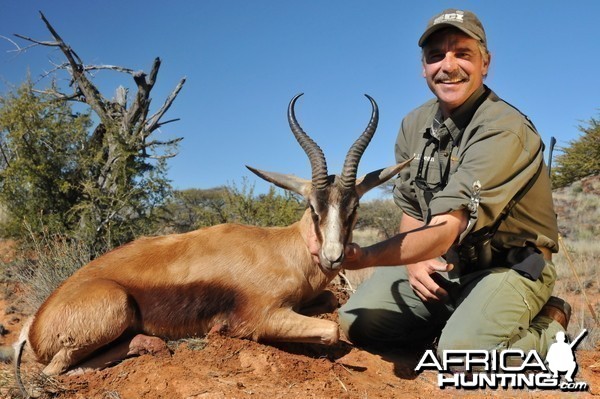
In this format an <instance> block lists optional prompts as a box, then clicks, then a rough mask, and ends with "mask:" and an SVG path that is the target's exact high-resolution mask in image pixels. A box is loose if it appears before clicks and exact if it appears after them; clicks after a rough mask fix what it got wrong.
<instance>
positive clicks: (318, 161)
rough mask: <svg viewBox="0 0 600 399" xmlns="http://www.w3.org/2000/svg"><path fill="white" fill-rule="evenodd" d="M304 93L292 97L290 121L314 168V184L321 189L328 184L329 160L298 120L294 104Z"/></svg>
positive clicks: (289, 112)
mask: <svg viewBox="0 0 600 399" xmlns="http://www.w3.org/2000/svg"><path fill="white" fill-rule="evenodd" d="M302 94H304V93H300V94H297V95H296V96H294V98H292V101H290V105H289V107H288V122H289V124H290V129H292V133H294V137H296V140H297V141H298V144H300V146H301V147H302V149H303V150H304V152H305V153H306V155H307V156H308V159H309V160H310V166H311V168H312V184H313V186H314V187H315V188H316V189H318V190H319V189H323V188H325V187H326V186H327V162H326V161H325V155H323V151H322V150H321V148H320V147H319V146H318V145H317V143H315V142H314V141H313V139H311V138H310V137H308V134H306V133H305V132H304V130H302V128H301V127H300V124H299V123H298V121H297V120H296V115H295V113H294V105H295V104H296V100H297V99H298V98H299V97H300V96H301V95H302Z"/></svg>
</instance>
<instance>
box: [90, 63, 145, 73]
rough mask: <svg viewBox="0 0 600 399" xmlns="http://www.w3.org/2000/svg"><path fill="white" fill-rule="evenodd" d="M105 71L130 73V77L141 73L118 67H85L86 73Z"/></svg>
mask: <svg viewBox="0 0 600 399" xmlns="http://www.w3.org/2000/svg"><path fill="white" fill-rule="evenodd" d="M103 69H109V70H113V71H117V72H123V73H128V74H130V75H134V74H136V73H139V72H136V71H134V70H133V69H130V68H124V67H120V66H118V65H85V66H84V67H83V70H84V71H85V72H89V71H99V70H103Z"/></svg>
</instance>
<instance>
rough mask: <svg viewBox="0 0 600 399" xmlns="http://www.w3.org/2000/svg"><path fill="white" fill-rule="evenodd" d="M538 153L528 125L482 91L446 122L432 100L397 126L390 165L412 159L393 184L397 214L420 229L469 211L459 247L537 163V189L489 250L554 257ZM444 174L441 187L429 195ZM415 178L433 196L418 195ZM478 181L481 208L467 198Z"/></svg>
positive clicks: (554, 233)
mask: <svg viewBox="0 0 600 399" xmlns="http://www.w3.org/2000/svg"><path fill="white" fill-rule="evenodd" d="M427 144H428V145H427ZM543 149H544V145H543V143H542V139H541V137H540V136H539V134H538V133H537V131H536V130H535V127H534V126H533V124H532V123H531V121H529V119H528V118H527V117H526V116H524V115H523V114H522V113H521V112H519V111H518V110H517V109H516V108H514V107H513V106H511V105H510V104H508V103H506V102H505V101H503V100H502V99H500V98H499V97H498V96H497V95H496V94H495V93H494V92H492V91H491V90H489V89H488V88H487V87H485V86H483V87H481V88H480V89H479V90H478V91H476V92H475V93H474V94H473V95H472V96H471V97H470V98H469V99H468V100H467V101H466V102H465V103H464V104H463V105H462V106H460V107H459V108H458V109H456V110H455V111H454V112H453V113H452V115H451V116H450V117H449V118H447V119H446V120H442V118H441V113H440V110H439V106H438V102H437V99H433V100H430V101H428V102H427V103H425V104H423V105H422V106H420V107H419V108H417V109H415V110H414V111H412V112H411V113H409V114H408V115H407V116H406V117H405V118H404V120H403V121H402V126H401V128H400V132H399V134H398V138H397V140H396V146H395V153H396V160H397V162H402V161H404V160H406V159H409V158H411V157H413V156H414V157H415V159H414V160H413V161H412V162H411V165H410V168H405V169H404V170H403V171H402V172H401V173H400V175H399V177H398V179H397V180H396V183H395V188H394V199H395V201H396V203H397V204H398V205H399V206H400V207H401V208H402V210H403V212H405V213H407V214H409V215H411V216H412V217H414V218H416V219H418V220H423V221H425V222H428V221H429V220H430V219H431V217H432V216H435V215H439V214H444V213H448V212H451V211H454V210H458V209H467V210H468V212H469V224H468V227H467V229H466V230H465V232H464V233H463V234H462V235H461V237H460V240H463V239H464V238H465V237H466V236H467V235H468V234H470V233H473V232H475V231H477V230H479V229H481V228H482V227H485V226H490V225H492V224H493V222H494V221H495V220H496V219H497V218H498V217H499V215H500V213H501V212H502V210H503V209H504V208H505V207H506V205H507V204H508V202H509V201H510V200H512V199H513V197H514V196H515V194H516V193H517V192H518V191H519V190H520V189H521V188H523V187H524V186H526V185H527V183H528V181H529V180H530V179H532V178H533V177H534V176H535V175H536V172H537V171H538V169H539V167H540V163H542V171H541V173H539V174H538V178H537V180H536V182H535V183H534V184H533V186H532V187H531V188H530V189H529V191H527V193H526V194H525V196H524V197H523V198H522V199H521V200H520V201H519V202H518V203H517V204H516V205H515V206H514V207H513V208H512V210H511V212H510V214H509V215H508V217H507V218H506V219H505V220H504V222H502V224H501V225H500V227H499V229H498V232H497V233H496V234H495V236H494V239H493V244H494V247H495V248H510V247H522V246H525V245H526V244H527V243H531V244H533V245H535V246H537V247H546V248H549V249H550V250H551V251H552V252H558V244H557V242H558V227H557V221H556V214H555V212H554V207H553V202H552V191H551V186H550V179H549V177H548V171H547V168H546V166H545V165H544V155H543ZM419 166H421V168H419ZM419 169H421V174H420V176H417V174H418V171H419ZM445 174H447V184H446V186H445V187H443V188H441V189H439V190H435V188H436V185H437V184H438V183H440V180H441V179H442V178H443V176H444V175H445ZM418 177H421V178H422V180H423V181H425V182H427V185H428V187H429V188H432V189H434V190H433V191H431V192H426V191H424V190H423V189H421V188H419V187H418V185H417V184H415V178H417V180H418ZM476 181H478V182H479V183H480V185H481V192H480V197H479V202H477V196H476V195H475V196H474V195H473V194H474V193H473V184H474V183H475V182H476ZM421 186H423V185H422V184H421Z"/></svg>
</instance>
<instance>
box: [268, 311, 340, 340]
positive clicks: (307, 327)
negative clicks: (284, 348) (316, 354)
mask: <svg viewBox="0 0 600 399" xmlns="http://www.w3.org/2000/svg"><path fill="white" fill-rule="evenodd" d="M261 331H262V333H261V334H260V336H259V339H262V340H266V341H281V342H305V343H315V344H324V345H332V344H335V343H336V342H338V340H339V330H338V325H337V324H336V323H334V322H333V321H329V320H323V319H316V318H313V317H308V316H303V315H301V314H298V313H296V312H294V311H293V310H292V309H279V310H277V311H275V312H274V313H273V314H272V315H271V317H269V319H267V320H266V321H265V323H264V324H263V325H262V328H261Z"/></svg>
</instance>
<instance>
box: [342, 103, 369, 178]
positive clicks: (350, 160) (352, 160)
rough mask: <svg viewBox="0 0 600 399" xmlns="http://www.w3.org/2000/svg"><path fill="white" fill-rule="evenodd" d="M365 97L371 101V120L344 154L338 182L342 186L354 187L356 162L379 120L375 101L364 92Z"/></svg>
mask: <svg viewBox="0 0 600 399" xmlns="http://www.w3.org/2000/svg"><path fill="white" fill-rule="evenodd" d="M365 97H367V98H368V99H369V101H371V106H372V107H373V111H372V113H371V120H370V121H369V124H368V125H367V128H366V129H365V131H364V132H363V134H361V135H360V137H359V138H358V139H357V140H356V141H355V142H354V144H352V147H350V149H349V150H348V154H347V155H346V160H345V161H344V168H343V169H342V175H341V180H340V184H341V185H342V187H344V188H351V187H354V184H355V183H356V172H357V170H358V162H359V161H360V158H361V157H362V154H363V152H365V149H366V148H367V146H368V145H369V142H370V141H371V138H372V137H373V135H374V134H375V129H377V123H378V122H379V108H377V103H376V102H375V100H373V98H372V97H371V96H369V95H368V94H365Z"/></svg>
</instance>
